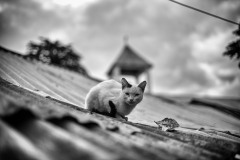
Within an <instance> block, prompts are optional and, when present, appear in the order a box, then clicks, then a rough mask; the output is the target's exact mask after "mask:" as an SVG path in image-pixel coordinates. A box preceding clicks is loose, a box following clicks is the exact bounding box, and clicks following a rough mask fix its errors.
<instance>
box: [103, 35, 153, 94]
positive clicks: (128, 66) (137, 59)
mask: <svg viewBox="0 0 240 160" xmlns="http://www.w3.org/2000/svg"><path fill="white" fill-rule="evenodd" d="M127 41H128V40H127V38H126V37H125V38H124V47H123V50H122V52H121V54H120V56H119V57H118V58H117V60H116V61H115V62H114V63H113V64H112V66H111V67H110V69H109V70H108V72H107V74H108V77H109V78H111V79H115V80H117V81H119V80H120V78H121V76H122V75H128V76H133V77H134V78H135V79H136V82H137V83H139V76H140V75H142V74H145V76H146V81H147V83H148V86H147V90H148V92H149V93H151V78H150V72H149V70H150V68H151V67H152V64H150V63H149V62H147V61H146V60H145V59H144V58H143V57H141V56H139V55H138V54H137V53H136V52H135V51H134V50H133V49H132V48H131V47H130V45H129V44H128V42H127Z"/></svg>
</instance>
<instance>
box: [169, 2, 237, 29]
mask: <svg viewBox="0 0 240 160" xmlns="http://www.w3.org/2000/svg"><path fill="white" fill-rule="evenodd" d="M169 1H171V2H173V3H176V4H179V5H181V6H184V7H187V8H190V9H193V10H195V11H198V12H201V13H204V14H207V15H209V16H212V17H215V18H218V19H221V20H223V21H226V22H229V23H232V24H235V25H238V26H239V28H240V23H237V22H234V21H231V20H229V19H226V18H223V17H219V16H217V15H214V14H211V13H208V12H206V11H203V10H200V9H197V8H194V7H191V6H189V5H186V4H183V3H180V2H177V1H174V0H169Z"/></svg>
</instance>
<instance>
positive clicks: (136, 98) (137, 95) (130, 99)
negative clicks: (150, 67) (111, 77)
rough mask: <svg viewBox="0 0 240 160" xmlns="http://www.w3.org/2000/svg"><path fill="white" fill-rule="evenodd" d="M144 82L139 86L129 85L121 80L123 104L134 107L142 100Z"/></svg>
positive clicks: (124, 80)
mask: <svg viewBox="0 0 240 160" xmlns="http://www.w3.org/2000/svg"><path fill="white" fill-rule="evenodd" d="M146 84H147V83H146V81H143V82H142V83H140V84H139V85H131V84H129V83H128V82H127V80H126V79H124V78H123V79H122V92H123V99H124V101H125V103H127V104H129V105H136V104H138V103H139V102H141V101H142V99H143V92H144V89H145V87H146Z"/></svg>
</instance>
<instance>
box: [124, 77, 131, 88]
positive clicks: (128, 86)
mask: <svg viewBox="0 0 240 160" xmlns="http://www.w3.org/2000/svg"><path fill="white" fill-rule="evenodd" d="M126 87H127V88H131V87H132V85H131V84H129V83H128V81H127V80H126V79H125V78H122V89H124V88H126Z"/></svg>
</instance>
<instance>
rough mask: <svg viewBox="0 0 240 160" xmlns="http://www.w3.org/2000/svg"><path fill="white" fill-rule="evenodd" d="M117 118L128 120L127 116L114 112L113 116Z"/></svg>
mask: <svg viewBox="0 0 240 160" xmlns="http://www.w3.org/2000/svg"><path fill="white" fill-rule="evenodd" d="M115 117H116V118H117V119H119V120H125V121H127V120H128V118H127V117H124V116H121V115H119V114H116V116H115Z"/></svg>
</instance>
